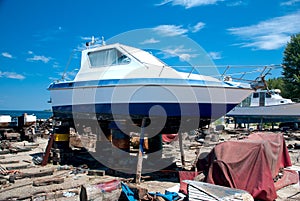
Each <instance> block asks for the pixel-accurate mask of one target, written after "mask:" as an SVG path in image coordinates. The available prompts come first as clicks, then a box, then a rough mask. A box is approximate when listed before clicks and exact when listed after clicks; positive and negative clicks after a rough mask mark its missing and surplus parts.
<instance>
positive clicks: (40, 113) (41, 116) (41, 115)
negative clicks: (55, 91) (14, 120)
mask: <svg viewBox="0 0 300 201" xmlns="http://www.w3.org/2000/svg"><path fill="white" fill-rule="evenodd" d="M24 113H27V114H29V115H35V116H36V118H37V119H48V118H50V117H51V116H52V115H53V113H52V111H35V110H0V115H4V114H6V115H10V116H11V117H18V116H22V115H23V114H24Z"/></svg>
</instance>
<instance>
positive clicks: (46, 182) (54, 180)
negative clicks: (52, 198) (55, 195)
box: [32, 177, 65, 186]
mask: <svg viewBox="0 0 300 201" xmlns="http://www.w3.org/2000/svg"><path fill="white" fill-rule="evenodd" d="M64 181H65V180H64V178H62V177H60V178H58V177H52V178H47V179H39V180H36V181H33V183H32V185H33V186H47V185H51V184H61V183H63V182H64Z"/></svg>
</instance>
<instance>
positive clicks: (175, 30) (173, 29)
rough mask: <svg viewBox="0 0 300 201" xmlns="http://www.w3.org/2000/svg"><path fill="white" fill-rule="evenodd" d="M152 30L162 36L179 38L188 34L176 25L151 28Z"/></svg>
mask: <svg viewBox="0 0 300 201" xmlns="http://www.w3.org/2000/svg"><path fill="white" fill-rule="evenodd" d="M153 30H154V31H156V32H157V33H159V34H161V35H163V36H179V35H184V34H186V33H187V32H188V30H187V29H183V28H182V26H176V25H159V26H157V27H155V28H153Z"/></svg>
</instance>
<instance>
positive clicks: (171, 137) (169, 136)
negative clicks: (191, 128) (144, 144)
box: [162, 134, 178, 143]
mask: <svg viewBox="0 0 300 201" xmlns="http://www.w3.org/2000/svg"><path fill="white" fill-rule="evenodd" d="M162 140H163V142H168V143H170V142H173V141H176V140H178V134H162Z"/></svg>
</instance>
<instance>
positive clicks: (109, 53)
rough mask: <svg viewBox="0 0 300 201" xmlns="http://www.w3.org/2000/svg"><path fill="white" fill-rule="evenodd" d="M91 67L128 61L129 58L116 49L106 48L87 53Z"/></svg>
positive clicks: (121, 63)
mask: <svg viewBox="0 0 300 201" xmlns="http://www.w3.org/2000/svg"><path fill="white" fill-rule="evenodd" d="M88 56H89V59H90V64H91V67H94V68H95V67H104V66H112V65H123V64H128V63H130V58H128V57H127V56H126V55H124V54H122V53H121V52H120V51H118V50H117V49H107V50H101V51H96V52H89V53H88Z"/></svg>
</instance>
